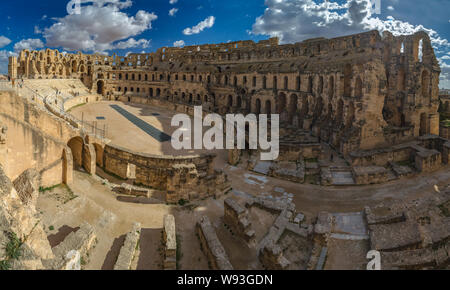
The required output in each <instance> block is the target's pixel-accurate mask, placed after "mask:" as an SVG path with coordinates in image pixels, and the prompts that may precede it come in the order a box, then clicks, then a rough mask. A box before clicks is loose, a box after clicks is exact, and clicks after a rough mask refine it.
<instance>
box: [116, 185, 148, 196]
mask: <svg viewBox="0 0 450 290" xmlns="http://www.w3.org/2000/svg"><path fill="white" fill-rule="evenodd" d="M112 191H114V192H115V193H118V194H122V195H131V196H137V197H145V198H150V196H151V193H150V190H149V189H146V188H142V187H137V186H133V185H130V184H127V183H123V184H122V185H120V186H114V187H113V189H112Z"/></svg>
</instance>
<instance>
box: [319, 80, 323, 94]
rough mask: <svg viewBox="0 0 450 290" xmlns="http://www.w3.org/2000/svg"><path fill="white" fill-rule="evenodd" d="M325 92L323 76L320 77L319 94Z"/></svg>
mask: <svg viewBox="0 0 450 290" xmlns="http://www.w3.org/2000/svg"><path fill="white" fill-rule="evenodd" d="M322 93H323V77H322V76H321V77H320V78H319V94H322Z"/></svg>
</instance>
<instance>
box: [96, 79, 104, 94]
mask: <svg viewBox="0 0 450 290" xmlns="http://www.w3.org/2000/svg"><path fill="white" fill-rule="evenodd" d="M97 94H99V95H104V94H105V83H104V82H103V81H98V82H97Z"/></svg>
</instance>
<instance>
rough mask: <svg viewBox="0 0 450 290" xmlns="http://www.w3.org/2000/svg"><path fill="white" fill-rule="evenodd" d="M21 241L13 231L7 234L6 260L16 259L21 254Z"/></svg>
mask: <svg viewBox="0 0 450 290" xmlns="http://www.w3.org/2000/svg"><path fill="white" fill-rule="evenodd" d="M22 245H23V241H22V240H21V239H19V238H18V237H17V235H16V234H15V233H10V234H9V242H8V243H6V246H5V252H6V258H7V259H8V260H17V259H19V258H20V256H22V249H21V247H22Z"/></svg>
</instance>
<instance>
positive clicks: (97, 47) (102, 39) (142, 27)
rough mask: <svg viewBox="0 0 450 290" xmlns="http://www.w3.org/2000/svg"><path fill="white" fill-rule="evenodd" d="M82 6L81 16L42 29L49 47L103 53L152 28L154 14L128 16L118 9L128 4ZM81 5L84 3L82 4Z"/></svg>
mask: <svg viewBox="0 0 450 290" xmlns="http://www.w3.org/2000/svg"><path fill="white" fill-rule="evenodd" d="M85 2H86V3H87V2H93V3H92V5H83V6H81V13H80V14H70V15H66V16H65V17H63V18H57V19H55V20H56V23H55V24H53V25H52V26H50V27H47V28H45V29H44V32H43V36H44V37H45V39H46V41H47V43H46V44H47V45H48V46H50V47H63V48H64V49H65V50H68V51H74V50H82V51H95V52H103V51H105V50H110V49H113V48H114V47H115V44H114V43H115V42H117V41H121V40H122V41H123V40H126V39H129V38H130V37H133V36H136V35H139V34H141V33H142V32H144V31H146V30H148V29H151V28H152V21H154V20H156V19H157V18H158V17H157V16H156V15H155V14H154V13H149V12H146V11H143V10H139V11H138V12H137V13H136V15H135V16H129V15H128V14H126V13H125V12H122V11H121V9H125V8H129V7H131V6H132V2H131V1H130V0H125V1H123V2H122V1H121V0H95V1H85ZM85 2H83V3H85Z"/></svg>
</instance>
